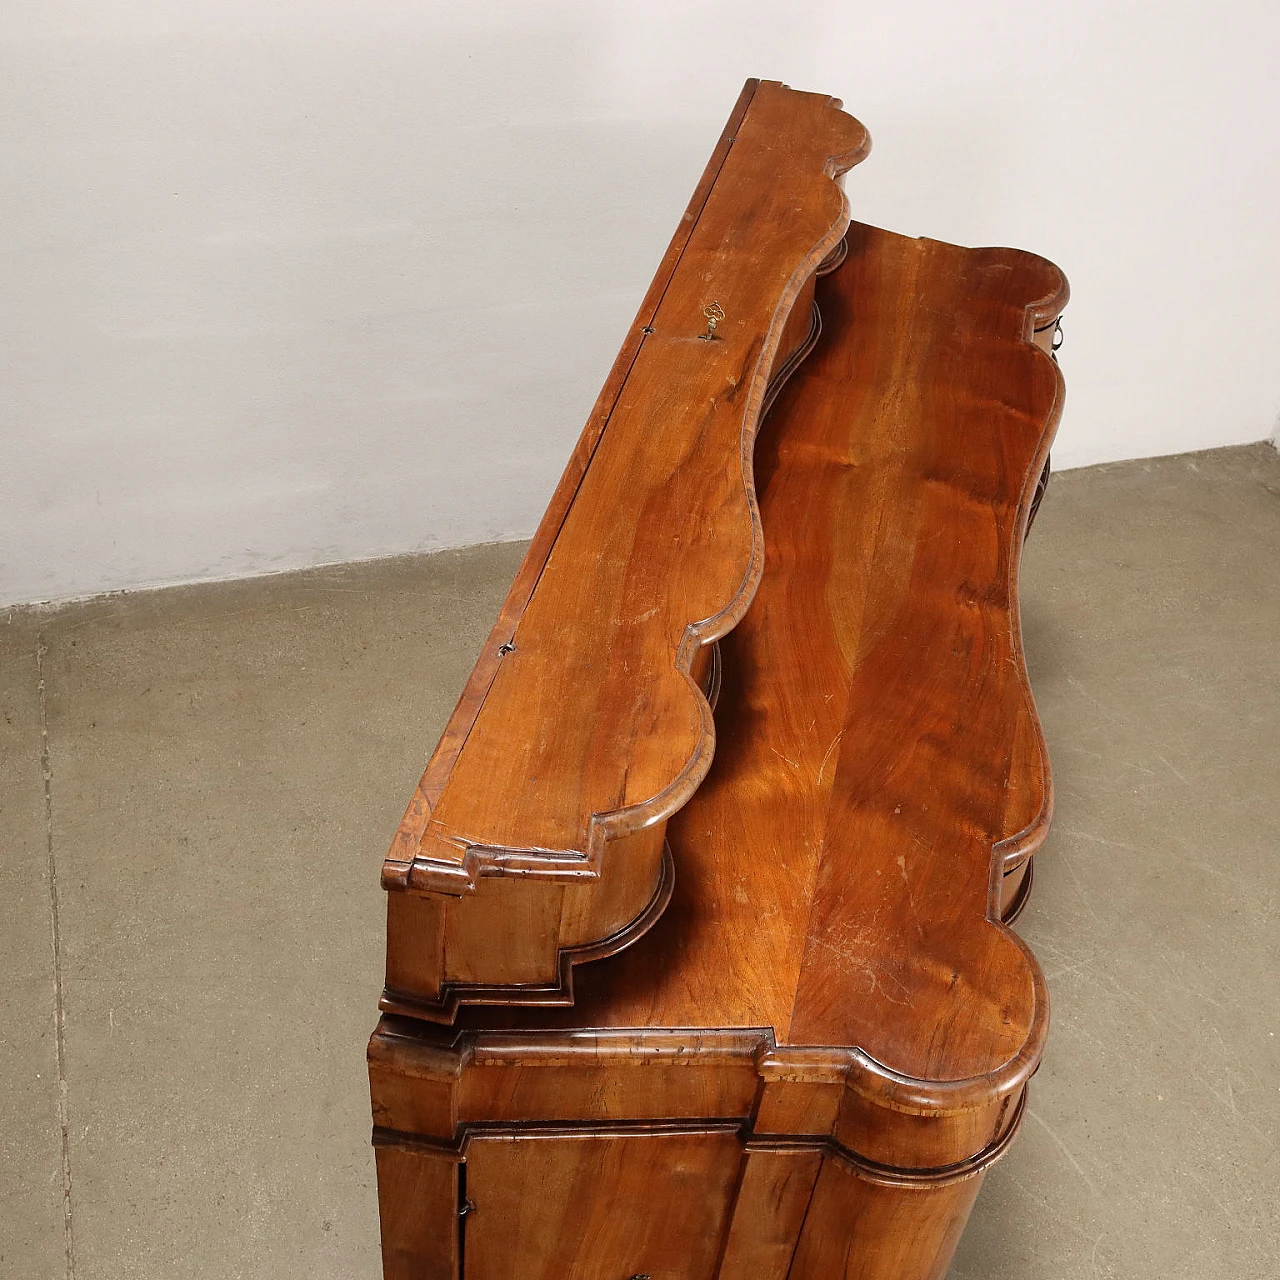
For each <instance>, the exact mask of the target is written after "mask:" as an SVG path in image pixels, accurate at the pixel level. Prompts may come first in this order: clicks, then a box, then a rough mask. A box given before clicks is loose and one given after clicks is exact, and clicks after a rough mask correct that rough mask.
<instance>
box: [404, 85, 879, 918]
mask: <svg viewBox="0 0 1280 1280" xmlns="http://www.w3.org/2000/svg"><path fill="white" fill-rule="evenodd" d="M766 90H768V92H769V93H771V94H774V95H776V94H777V93H778V92H779V91H780V87H778V86H760V87H759V90H758V92H757V95H756V99H755V100H753V101H751V102H749V103H748V107H750V108H752V109H756V108H757V107H758V106H759V99H760V96H761V95H764V94H765V91H766ZM783 92H787V91H783ZM744 96H745V95H744ZM793 96H794V97H796V98H800V97H811V96H812V95H793ZM825 102H826V104H827V106H828V107H829V108H830V109H831V112H832V117H833V120H832V125H833V128H832V129H831V133H832V135H833V137H838V138H839V139H840V141H841V147H842V149H841V150H840V152H839V153H838V154H836V155H833V156H829V157H827V158H826V160H825V163H824V165H823V168H822V176H823V178H824V179H825V183H826V185H827V189H828V190H829V192H830V193H832V197H833V198H831V199H830V212H829V216H828V217H827V218H826V223H827V226H826V230H825V231H824V233H823V234H822V235H821V236H820V237H819V238H818V239H817V240H816V241H812V242H810V244H809V246H808V248H807V249H806V251H805V252H803V253H801V254H799V255H798V260H796V261H795V265H794V268H793V269H792V271H791V273H790V276H789V278H788V279H787V281H786V284H785V287H784V288H783V289H782V291H781V295H780V296H779V297H778V298H777V299H776V300H775V302H774V304H773V305H772V311H771V313H770V320H769V323H768V325H767V326H766V327H765V328H764V331H763V332H762V333H760V332H757V333H754V334H748V335H746V336H747V338H748V340H749V347H748V349H747V351H746V354H747V356H748V364H747V366H746V367H747V368H749V370H750V374H749V377H748V378H746V379H744V380H743V381H744V383H745V386H744V387H742V388H739V389H737V390H735V391H734V392H732V393H731V394H730V395H727V396H725V397H724V399H725V400H726V401H728V400H731V399H738V398H739V391H740V390H746V392H747V394H746V396H745V397H744V398H742V400H741V409H740V411H739V428H738V430H737V432H736V434H737V438H738V442H739V466H740V472H741V494H740V500H741V501H742V502H743V503H744V504H745V507H746V512H747V516H748V520H749V528H750V539H749V545H748V546H747V547H746V548H745V550H744V555H745V560H746V563H745V565H743V566H742V567H741V569H740V577H739V580H738V583H737V586H736V587H735V588H734V589H733V590H732V591H731V592H729V593H728V598H727V599H726V600H725V601H724V602H723V604H721V605H720V607H719V608H717V609H715V610H714V611H713V612H710V613H708V614H706V615H705V616H702V617H700V618H697V619H695V620H692V621H690V622H688V623H687V624H686V625H685V627H684V631H683V635H682V638H681V639H680V641H679V646H678V649H677V651H676V653H675V655H674V672H672V673H671V674H674V675H676V676H678V678H679V679H680V680H681V681H682V682H683V684H684V689H685V693H684V697H685V699H686V700H687V701H688V702H689V703H690V704H692V708H693V715H694V716H695V718H696V721H697V726H698V727H697V732H696V735H695V738H694V741H693V742H692V743H691V744H690V747H689V750H688V752H687V753H686V754H685V756H684V758H683V760H682V761H680V763H679V765H678V767H676V768H673V769H671V770H669V772H668V773H667V774H666V776H664V777H662V779H661V785H659V786H657V787H655V788H652V789H651V791H650V794H648V795H647V796H645V797H644V798H642V799H640V800H636V801H631V802H628V803H623V804H619V805H616V806H615V807H613V808H610V809H598V808H597V809H594V810H593V811H592V812H590V814H589V816H587V815H584V817H587V821H586V831H585V833H584V834H585V837H586V838H585V840H584V841H581V842H578V841H573V842H571V843H569V844H568V847H565V846H564V845H559V844H555V843H551V842H544V841H540V840H531V841H525V840H516V841H509V840H505V839H504V840H494V839H492V838H490V837H488V836H487V835H486V834H485V833H484V831H483V830H476V829H469V828H467V827H465V825H451V824H450V823H449V821H448V820H447V816H446V814H445V810H446V808H447V802H448V799H449V787H450V785H451V784H452V785H453V787H454V795H455V798H456V797H457V796H458V794H459V793H460V792H465V793H466V794H465V795H464V797H463V799H462V800H461V801H457V802H456V803H455V805H454V808H455V809H461V810H462V811H463V813H464V817H465V813H466V810H467V807H468V804H469V803H470V802H471V801H472V800H473V799H475V798H476V797H478V796H480V795H481V794H482V792H483V788H482V787H479V786H470V785H465V786H464V785H463V784H462V783H461V782H460V779H459V773H460V771H461V770H463V769H464V768H465V765H466V761H467V750H468V748H470V747H473V745H474V733H473V730H474V729H475V726H476V724H477V721H478V720H479V717H480V715H481V713H482V711H483V709H484V706H485V703H486V700H487V699H488V698H489V696H490V694H491V691H492V690H493V688H494V687H495V686H496V684H497V683H498V682H499V681H500V679H501V676H502V669H503V668H502V664H503V658H504V657H505V656H507V655H508V654H510V653H512V650H513V647H514V643H513V642H514V638H515V635H516V631H517V627H518V625H519V624H521V623H522V622H523V621H525V619H526V617H527V609H528V606H529V604H530V602H531V601H532V599H533V598H534V593H535V591H536V590H537V588H538V587H539V586H541V585H543V574H544V571H546V570H547V569H548V567H549V565H550V561H551V557H552V554H553V552H555V551H556V550H557V549H558V544H559V535H560V532H561V529H562V526H563V522H564V520H565V519H566V516H567V514H568V512H569V509H570V506H571V505H572V504H573V502H574V501H575V500H576V499H578V497H579V496H580V490H581V489H582V487H583V485H584V483H585V482H586V481H587V477H588V470H587V469H588V466H589V464H590V463H591V461H592V460H593V458H597V456H598V454H597V451H598V450H602V449H604V448H607V447H608V445H609V441H610V439H611V437H610V435H609V433H607V432H604V431H603V429H602V425H601V422H600V421H599V420H598V417H597V415H593V418H592V420H591V422H590V423H589V424H588V427H587V429H586V431H585V432H584V435H583V438H582V440H581V441H580V442H579V447H578V450H577V453H576V454H575V457H574V460H573V461H572V462H571V463H570V466H569V468H568V470H567V471H566V474H565V477H564V480H562V483H561V489H560V491H558V493H557V496H556V499H555V500H554V501H553V504H552V508H551V510H550V511H549V512H548V516H547V518H546V519H545V520H544V523H543V526H542V528H540V530H539V534H538V537H537V539H535V542H534V545H533V547H532V548H531V549H530V552H529V556H528V557H527V559H526V562H525V565H524V567H523V568H522V570H521V572H520V575H519V576H518V578H517V581H516V585H515V587H514V588H513V590H512V593H511V596H510V597H509V598H508V602H507V605H506V607H504V610H503V614H502V616H501V617H500V619H499V622H498V625H497V626H496V627H495V629H494V632H493V634H492V635H491V637H490V641H489V643H488V645H487V646H486V649H485V652H484V654H483V656H482V658H481V661H480V663H478V664H477V668H476V671H475V673H474V674H473V677H472V681H471V682H470V683H469V685H468V687H467V689H466V691H464V693H463V696H462V699H461V701H460V702H459V705H458V708H457V710H456V711H455V713H454V716H453V719H452V720H451V721H450V724H449V726H448V728H447V729H446V731H445V735H444V737H443V738H442V740H441V743H440V746H439V747H438V748H437V751H436V753H435V755H434V756H433V759H432V762H431V764H430V765H429V766H428V769H427V771H426V773H425V774H424V777H423V780H422V782H421V784H420V785H419V788H418V791H417V793H416V794H415V796H414V799H413V801H412V803H411V804H410V807H409V810H408V812H407V814H406V816H405V820H404V823H403V824H402V826H401V828H400V831H399V833H398V834H397V836H396V839H395V842H394V844H393V847H392V850H391V852H390V854H389V856H388V858H387V860H386V862H385V864H384V869H383V884H384V887H386V888H387V889H389V890H404V889H411V890H415V891H420V892H422V891H426V892H436V893H443V894H450V895H455V896H456V895H461V894H467V893H469V892H472V891H474V889H475V888H476V885H477V882H478V880H479V878H480V877H481V876H491V875H517V876H526V877H535V878H543V879H551V880H560V881H562V882H563V881H574V880H581V879H584V878H587V879H590V878H595V877H597V876H599V875H600V873H601V855H602V852H603V849H604V846H605V845H606V844H607V843H609V842H610V841H613V840H616V839H618V838H620V837H622V836H625V835H629V834H632V833H635V832H639V831H642V830H644V829H646V828H649V827H652V826H653V825H654V824H655V823H658V822H660V821H662V820H663V819H665V818H666V817H669V816H670V814H672V813H673V812H675V811H676V810H677V809H678V808H679V807H680V806H681V805H682V804H683V803H684V802H685V801H686V800H687V799H688V797H689V796H690V795H691V794H692V793H693V791H694V790H695V788H696V787H697V786H698V784H699V782H700V781H701V779H702V778H703V776H704V775H705V773H706V770H707V768H708V766H709V764H710V760H711V756H712V751H713V748H714V734H715V729H714V721H713V719H712V716H711V711H710V707H709V706H708V704H707V701H706V698H705V696H704V695H703V693H702V691H701V690H700V689H699V688H698V685H697V682H696V680H695V679H694V676H693V667H694V662H695V658H696V657H697V655H698V653H699V651H700V650H701V649H702V648H703V647H704V646H706V645H708V644H709V643H711V642H712V641H714V640H716V639H717V638H719V637H720V636H722V635H724V634H725V633H726V632H727V631H728V630H729V629H730V628H732V627H733V626H734V625H735V624H736V622H737V621H738V620H739V619H740V618H741V617H742V615H743V613H744V612H745V610H746V608H747V606H748V605H749V603H750V601H751V598H752V595H753V594H754V591H755V588H756V586H757V585H758V582H759V579H760V574H761V571H762V545H763V543H762V536H761V530H760V522H759V514H758V510H757V504H756V498H755V492H754V486H753V481H752V474H751V458H752V448H753V444H754V439H755V431H756V426H757V421H758V418H759V414H760V410H761V405H762V403H763V400H764V397H765V395H766V387H767V383H768V380H769V373H770V369H771V367H772V365H773V363H774V359H775V356H776V354H777V351H778V346H779V342H780V339H781V337H782V334H783V331H784V327H785V325H786V323H787V321H788V318H789V314H790V312H791V310H792V307H793V306H794V303H795V301H796V299H797V298H798V297H799V295H800V293H801V291H802V289H803V288H804V286H805V284H806V283H807V281H808V280H809V279H810V278H811V277H812V276H813V275H814V273H815V269H816V268H817V267H818V266H819V265H820V264H821V263H822V261H823V260H824V259H825V258H826V257H827V256H828V255H829V254H830V252H831V250H832V249H833V248H834V247H835V246H836V245H837V244H838V242H839V240H840V238H841V236H842V235H843V232H844V229H845V227H846V226H847V224H848V218H849V215H848V208H847V202H846V201H845V198H844V195H843V192H842V191H841V190H840V188H839V186H838V185H837V184H836V183H835V181H834V179H835V178H836V177H837V176H838V175H839V174H841V173H843V172H844V171H846V170H847V169H848V168H850V167H851V166H852V165H853V164H855V163H857V161H859V160H860V159H861V158H862V157H863V156H864V155H865V154H866V152H867V150H868V146H869V142H868V139H867V135H866V131H865V130H864V129H863V128H862V126H861V125H859V124H857V122H856V121H853V120H852V119H851V118H850V117H847V116H844V115H843V114H841V113H838V111H837V108H838V106H839V104H838V102H837V101H836V100H834V99H826V100H825ZM740 107H741V104H740ZM745 115H746V111H745V110H740V112H739V113H736V116H737V119H736V122H735V119H733V118H731V121H730V126H729V129H728V130H727V131H726V139H722V147H721V149H720V150H721V151H723V154H722V155H721V154H719V152H718V156H717V157H713V161H712V165H711V166H709V168H708V175H704V180H703V186H702V187H701V188H700V191H699V193H698V194H697V195H695V206H697V209H696V211H695V206H691V213H690V215H686V225H682V228H681V231H680V232H678V233H677V237H676V240H675V241H673V246H672V249H671V250H669V252H668V259H667V261H666V262H665V263H664V267H663V269H662V270H660V272H659V276H658V278H657V279H656V280H655V282H654V286H653V288H652V289H651V291H650V295H649V298H648V299H646V303H645V305H644V306H643V307H642V309H641V313H640V316H639V317H638V319H637V324H636V326H635V329H634V330H633V332H632V335H631V338H630V339H629V340H628V343H627V345H626V346H625V347H624V350H623V352H622V354H621V355H620V357H619V361H618V364H617V365H616V366H615V370H614V373H613V375H612V376H611V378H610V380H609V383H608V384H606V387H605V390H604V392H603V393H602V397H601V403H602V404H603V406H604V409H605V412H604V415H603V416H604V417H605V418H608V417H610V416H612V414H613V412H614V409H615V408H616V405H617V403H618V401H619V400H620V398H621V396H622V394H623V392H624V391H626V390H628V389H629V387H630V382H629V379H631V376H632V373H633V369H634V367H635V366H636V363H637V361H638V360H639V358H640V356H641V354H642V351H643V350H644V349H646V347H647V346H648V345H651V344H652V343H653V342H656V341H659V340H660V339H661V338H662V337H664V336H665V335H663V334H659V335H658V336H657V337H652V336H651V335H652V333H653V329H654V324H655V319H656V317H657V316H658V315H659V313H660V311H661V308H662V304H663V303H664V302H666V303H668V304H670V303H671V301H672V299H673V297H674V296H675V295H676V294H678V292H679V290H680V289H681V288H682V287H684V286H683V285H682V277H681V274H680V272H679V270H678V268H679V266H680V264H681V261H682V258H683V256H684V255H685V254H686V250H688V249H689V245H690V242H691V241H695V240H696V237H697V234H698V232H699V230H700V228H701V227H702V226H703V224H705V222H706V218H705V216H704V214H705V206H706V205H707V202H708V199H709V198H710V197H711V196H712V195H713V194H714V192H713V188H714V187H715V186H716V182H717V179H722V178H723V177H724V174H725V173H728V172H729V170H730V169H731V168H732V166H731V165H730V164H729V160H730V154H729V148H730V147H732V145H733V144H734V143H735V142H736V141H737V140H738V139H737V137H736V136H735V131H736V130H737V129H738V128H739V127H740V126H742V127H743V128H744V129H745V126H746V124H747V123H748V122H747V121H745V119H744V117H745ZM837 116H838V121H837V120H836V119H835V117H837ZM747 160H750V157H749V156H748V157H747ZM769 163H772V164H773V165H774V172H775V173H776V167H777V161H776V159H775V160H774V161H770V162H769ZM747 176H750V172H749V170H748V175H747ZM738 181H739V183H740V184H741V183H742V176H741V175H739V176H738ZM827 199H828V197H826V196H824V197H823V200H824V201H826V200H827ZM691 216H692V225H688V222H689V219H690V217H691ZM727 265H728V267H733V265H734V264H733V263H732V262H729V263H728V264H727ZM722 269H723V264H722ZM693 270H694V269H693V267H692V266H691V267H690V270H689V272H688V273H686V274H688V275H690V276H691V275H692V274H693ZM725 274H726V276H727V275H729V274H730V273H729V272H728V271H726V272H725ZM689 287H691V288H693V289H694V290H695V292H696V289H697V288H698V287H699V283H698V281H696V280H695V281H692V283H691V285H690V286H689ZM730 318H731V320H732V316H731V317H730ZM722 332H723V330H722ZM726 338H727V339H728V341H726V342H725V350H728V349H729V344H730V342H731V341H732V338H731V336H730V335H726ZM708 345H710V344H708ZM716 354H717V355H719V354H720V353H719V352H716ZM731 386H735V387H736V384H735V383H733V381H732V379H731ZM619 429H620V430H621V428H619ZM563 621H564V625H566V626H572V625H573V622H572V620H571V619H564V620H563ZM656 676H657V678H658V679H659V680H662V679H666V678H668V677H664V676H662V675H661V673H660V672H658V673H656ZM653 736H655V737H656V736H660V731H659V732H658V733H655V734H654V735H653ZM677 736H678V735H677ZM591 767H594V761H593V762H591ZM610 767H612V768H613V769H615V770H616V771H617V772H618V773H620V774H621V778H620V780H619V784H618V785H620V786H621V787H622V789H623V790H622V793H621V794H622V798H623V799H626V798H627V797H626V792H625V788H626V786H627V785H628V784H629V783H633V782H634V780H635V778H634V774H632V776H631V777H628V770H629V769H630V767H631V761H630V760H627V759H619V760H615V761H612V762H611V764H610ZM477 771H478V776H479V777H484V776H485V775H484V772H483V771H482V770H481V769H480V766H479V765H477ZM490 776H491V775H490ZM651 892H652V886H648V889H647V890H646V895H645V896H646V897H647V895H648V894H649V893H651ZM636 905H637V907H641V906H642V905H643V900H637V903H636Z"/></svg>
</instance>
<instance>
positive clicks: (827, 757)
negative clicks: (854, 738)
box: [818, 729, 844, 786]
mask: <svg viewBox="0 0 1280 1280" xmlns="http://www.w3.org/2000/svg"><path fill="white" fill-rule="evenodd" d="M843 737H844V730H843V729H841V730H840V732H839V733H837V734H836V736H835V737H834V738H832V739H831V745H830V746H829V747H828V748H827V754H826V755H825V756H823V757H822V764H821V765H820V766H819V767H818V786H821V785H822V776H823V774H825V773H826V771H827V761H828V760H830V759H831V753H832V752H833V751H834V750H835V749H836V747H837V746H838V745H839V743H840V739H841V738H843Z"/></svg>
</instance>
